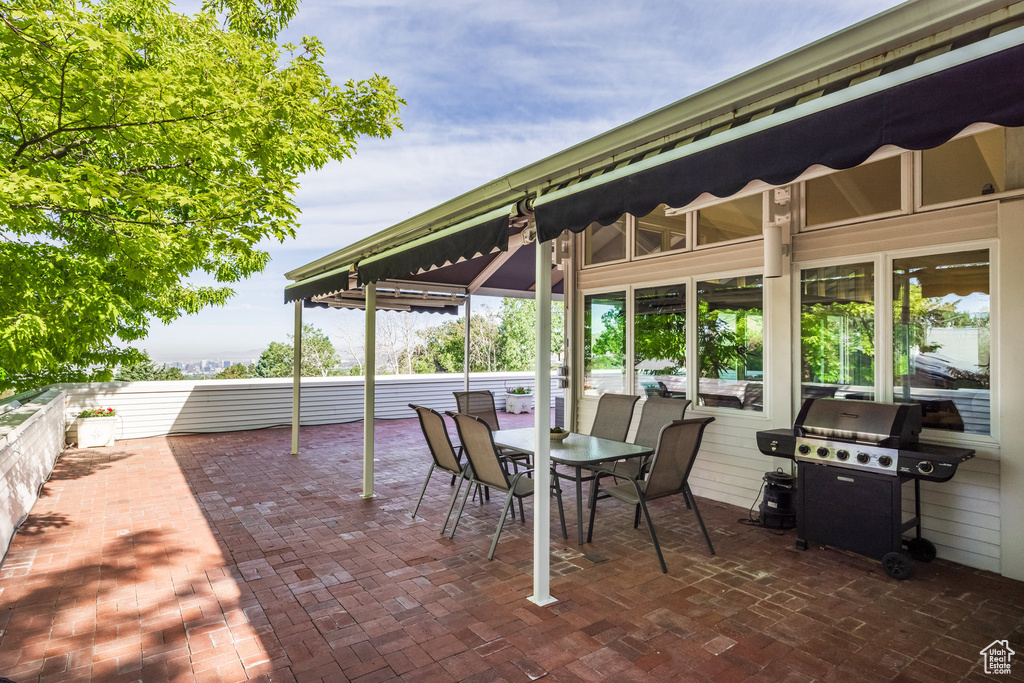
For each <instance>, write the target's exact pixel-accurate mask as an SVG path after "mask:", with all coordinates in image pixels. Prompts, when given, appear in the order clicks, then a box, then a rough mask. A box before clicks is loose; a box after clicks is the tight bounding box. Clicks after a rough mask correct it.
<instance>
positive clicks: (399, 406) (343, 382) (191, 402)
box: [59, 372, 561, 439]
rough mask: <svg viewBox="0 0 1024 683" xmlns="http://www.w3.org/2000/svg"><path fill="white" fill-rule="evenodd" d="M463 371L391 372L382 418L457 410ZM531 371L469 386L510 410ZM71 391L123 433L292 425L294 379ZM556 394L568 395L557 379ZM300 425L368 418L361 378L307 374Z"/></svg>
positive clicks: (379, 407) (383, 389)
mask: <svg viewBox="0 0 1024 683" xmlns="http://www.w3.org/2000/svg"><path fill="white" fill-rule="evenodd" d="M463 382H464V380H463V376H462V375H452V374H437V375H384V376H378V377H377V382H376V387H377V390H376V401H375V403H374V405H375V414H376V417H377V419H385V420H386V419H396V418H408V417H413V415H414V413H413V412H412V411H411V410H410V409H409V404H410V403H418V404H422V405H426V406H429V407H431V408H435V409H437V410H454V409H455V398H454V396H453V394H452V392H454V391H462V389H463V386H464V384H463ZM533 384H534V376H533V374H532V373H527V372H514V373H472V374H471V375H470V388H471V389H473V390H480V389H486V390H490V391H492V392H494V394H495V398H496V404H497V405H498V409H499V410H501V409H503V407H504V405H503V399H504V394H505V387H506V386H508V387H514V386H529V387H532V386H533ZM59 388H61V389H64V390H66V391H67V393H68V409H67V413H68V417H69V418H73V417H74V416H75V415H76V414H77V413H78V412H79V411H81V410H83V409H84V408H89V407H99V406H102V407H113V408H116V409H117V414H118V417H119V422H118V429H117V434H116V438H118V439H135V438H141V437H146V436H159V435H164V434H192V433H204V432H231V431H240V430H245V429H262V428H266V427H282V426H287V425H290V424H291V409H292V380H291V379H284V378H282V379H237V380H202V381H183V380H182V381H173V382H105V383H91V384H64V385H59ZM552 395H553V396H556V395H561V389H559V388H558V382H557V379H553V380H552ZM301 405H302V412H301V424H303V425H315V424H334V423H340V422H357V421H359V420H362V419H363V380H362V378H361V377H324V378H318V377H317V378H314V377H307V378H303V380H302V395H301Z"/></svg>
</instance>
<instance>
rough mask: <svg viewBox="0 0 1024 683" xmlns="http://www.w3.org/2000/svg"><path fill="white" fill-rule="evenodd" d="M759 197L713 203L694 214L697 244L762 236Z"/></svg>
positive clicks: (761, 211)
mask: <svg viewBox="0 0 1024 683" xmlns="http://www.w3.org/2000/svg"><path fill="white" fill-rule="evenodd" d="M763 208H764V207H763V205H762V199H761V195H760V194H755V195H751V196H749V197H743V198H741V199H734V200H732V201H731V202H724V203H722V204H715V205H714V206H709V207H707V208H705V209H701V210H700V211H698V212H697V244H698V245H700V244H714V243H715V242H727V241H729V240H737V239H742V238H745V237H757V236H758V235H760V234H761V233H762V230H763V227H762V219H761V215H762V213H763Z"/></svg>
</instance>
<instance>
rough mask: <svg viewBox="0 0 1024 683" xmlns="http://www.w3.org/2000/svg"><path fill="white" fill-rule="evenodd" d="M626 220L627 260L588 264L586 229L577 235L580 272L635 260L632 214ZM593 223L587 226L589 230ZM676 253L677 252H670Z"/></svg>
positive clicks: (626, 215)
mask: <svg viewBox="0 0 1024 683" xmlns="http://www.w3.org/2000/svg"><path fill="white" fill-rule="evenodd" d="M624 216H625V218H626V221H625V223H626V225H625V232H624V239H625V240H626V249H625V253H626V256H625V258H620V259H615V260H614V261H601V262H600V263H587V230H586V228H584V229H583V230H581V231H580V232H579V233H577V235H576V237H577V245H576V248H577V249H578V250H579V254H580V270H589V269H591V268H605V267H607V266H614V265H617V264H619V263H629V262H630V261H632V260H633V230H634V225H635V224H634V218H633V215H632V214H629V213H627V214H624ZM591 225H593V223H590V224H588V225H587V227H588V228H589V227H590V226H591ZM669 253H676V252H669Z"/></svg>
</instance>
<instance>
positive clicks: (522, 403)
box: [505, 387, 533, 413]
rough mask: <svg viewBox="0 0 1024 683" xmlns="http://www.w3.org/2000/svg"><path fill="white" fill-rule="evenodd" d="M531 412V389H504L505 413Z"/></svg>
mask: <svg viewBox="0 0 1024 683" xmlns="http://www.w3.org/2000/svg"><path fill="white" fill-rule="evenodd" d="M531 410H533V388H532V387H514V388H506V389H505V412H506V413H528V412H530V411H531Z"/></svg>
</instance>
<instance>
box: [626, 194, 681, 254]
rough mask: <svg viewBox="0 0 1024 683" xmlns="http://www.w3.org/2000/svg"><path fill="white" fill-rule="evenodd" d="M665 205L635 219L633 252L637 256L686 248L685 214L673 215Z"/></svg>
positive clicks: (671, 210)
mask: <svg viewBox="0 0 1024 683" xmlns="http://www.w3.org/2000/svg"><path fill="white" fill-rule="evenodd" d="M673 211H674V209H671V208H669V207H668V205H666V204H662V205H660V206H659V207H658V208H656V209H655V210H654V211H652V212H650V213H649V214H647V215H646V216H642V217H639V218H637V219H636V237H635V239H634V249H633V252H634V254H636V255H637V256H646V255H648V254H661V253H664V252H666V251H674V250H676V249H685V248H686V214H685V213H679V214H674V213H673Z"/></svg>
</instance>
